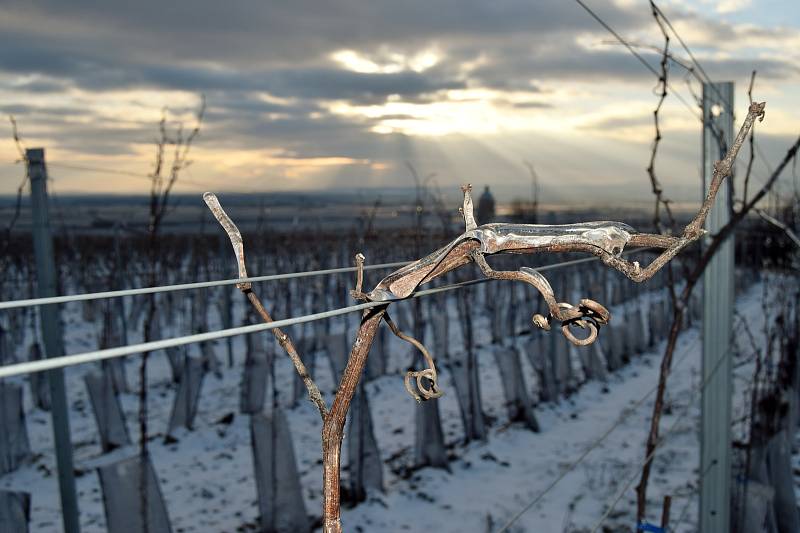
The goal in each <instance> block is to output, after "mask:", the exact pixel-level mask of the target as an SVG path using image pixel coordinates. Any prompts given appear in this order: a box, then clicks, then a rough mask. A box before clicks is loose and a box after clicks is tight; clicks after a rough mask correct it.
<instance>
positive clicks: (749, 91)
mask: <svg viewBox="0 0 800 533" xmlns="http://www.w3.org/2000/svg"><path fill="white" fill-rule="evenodd" d="M755 81H756V71H755V70H754V71H753V73H752V74H751V75H750V87H749V88H748V89H747V99H748V100H749V101H750V103H751V104H752V103H753V84H754V83H755ZM755 134H756V128H755V126H754V127H753V129H752V131H751V132H750V159H749V160H748V161H747V172H746V173H745V175H744V188H743V191H742V202H743V203H747V186H748V185H749V183H750V174H751V173H752V172H753V162H754V161H755V160H756V151H755Z"/></svg>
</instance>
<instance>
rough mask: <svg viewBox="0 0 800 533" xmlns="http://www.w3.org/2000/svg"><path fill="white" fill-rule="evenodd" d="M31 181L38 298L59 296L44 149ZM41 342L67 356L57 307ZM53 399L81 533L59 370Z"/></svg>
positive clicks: (64, 504)
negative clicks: (48, 204) (57, 292)
mask: <svg viewBox="0 0 800 533" xmlns="http://www.w3.org/2000/svg"><path fill="white" fill-rule="evenodd" d="M25 157H26V160H27V164H28V179H29V180H30V184H31V211H32V226H33V229H32V232H33V250H34V254H35V256H36V279H37V287H38V297H39V298H43V297H47V296H55V295H56V270H55V257H54V254H53V238H52V235H51V234H50V216H49V212H48V207H47V169H46V168H45V165H44V149H43V148H31V149H28V150H26V151H25ZM39 319H40V323H41V328H42V340H43V341H44V349H45V354H46V355H47V357H48V358H49V357H59V356H62V355H64V340H63V336H62V335H63V334H62V331H61V321H60V317H59V313H58V306H57V305H55V304H51V305H43V306H41V307H39ZM47 377H48V380H49V382H50V395H51V398H52V406H51V409H52V413H51V414H52V416H53V440H54V448H55V452H56V464H57V466H58V486H59V491H60V494H61V518H62V521H63V524H64V531H65V533H78V532H79V531H80V526H79V521H78V498H77V496H76V493H75V474H74V470H73V465H72V440H71V438H70V431H69V404H68V403H67V395H66V389H65V386H64V373H63V371H62V370H61V369H60V368H57V369H54V370H48V371H47Z"/></svg>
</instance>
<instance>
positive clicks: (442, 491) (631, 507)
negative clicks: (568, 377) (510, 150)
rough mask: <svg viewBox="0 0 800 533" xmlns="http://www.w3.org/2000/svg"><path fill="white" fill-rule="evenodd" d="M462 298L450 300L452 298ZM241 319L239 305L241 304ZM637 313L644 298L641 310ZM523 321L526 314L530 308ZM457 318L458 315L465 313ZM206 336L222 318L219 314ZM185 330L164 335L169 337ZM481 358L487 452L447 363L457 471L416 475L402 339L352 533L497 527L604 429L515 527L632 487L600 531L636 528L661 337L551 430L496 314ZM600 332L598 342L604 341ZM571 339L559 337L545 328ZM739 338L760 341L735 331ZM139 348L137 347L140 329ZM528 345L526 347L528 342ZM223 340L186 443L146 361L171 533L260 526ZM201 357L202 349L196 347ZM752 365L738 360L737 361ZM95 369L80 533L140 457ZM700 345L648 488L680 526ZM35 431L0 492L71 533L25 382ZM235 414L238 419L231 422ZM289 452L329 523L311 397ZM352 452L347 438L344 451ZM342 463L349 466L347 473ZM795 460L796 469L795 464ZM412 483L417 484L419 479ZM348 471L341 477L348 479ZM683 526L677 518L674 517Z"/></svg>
mask: <svg viewBox="0 0 800 533" xmlns="http://www.w3.org/2000/svg"><path fill="white" fill-rule="evenodd" d="M651 296H652V295H648V294H645V295H643V296H642V299H643V300H642V301H641V302H639V303H638V305H646V304H647V299H648V298H650V297H651ZM762 298H763V287H762V285H761V284H756V285H754V286H752V287H750V288H749V289H748V290H746V291H745V292H744V294H742V295H741V296H740V297H739V298H738V300H737V304H736V307H737V310H738V312H739V313H740V314H741V315H743V316H747V317H752V330H753V331H754V332H756V340H757V341H759V339H758V336H759V335H760V334H761V333H759V332H761V331H762V328H761V326H760V324H759V320H761V318H760V316H761V314H762V313H761V311H762ZM453 303H454V302H453ZM237 305H238V306H240V307H239V309H238V311H240V313H239V314H240V315H241V310H242V309H241V306H242V305H244V302H241V301H238V302H237ZM634 305H637V304H634ZM632 307H633V306H632V305H631V304H630V303H629V304H627V305H626V307H625V308H624V309H623V308H616V309H612V312H613V313H614V316H615V319H616V320H621V321H624V316H625V315H626V314H628V313H632V311H633V309H632ZM520 312H530V311H526V310H521V311H520ZM65 316H66V320H67V324H66V328H65V331H66V332H67V336H66V341H67V353H76V352H80V351H85V350H89V349H93V348H95V347H96V339H95V338H94V335H95V330H94V326H93V325H88V324H86V323H85V322H83V320H82V318H81V313H80V307H79V306H78V305H77V304H75V305H69V306H67V309H66V313H65ZM450 316H451V320H452V321H455V320H457V318H456V317H457V313H456V312H455V308H454V307H453V308H451V309H450ZM211 318H212V320H211V323H210V326H211V327H212V328H213V327H215V326H216V325H217V322H216V320H218V317H215V316H212V317H211ZM345 320H346V319H343V318H339V319H336V320H334V321H333V322H332V329H333V330H341V329H342V328H343V327H344V324H345ZM449 329H450V335H451V337H452V346H461V341H460V337H459V336H460V330H459V328H458V327H457V326H455V325H454V324H453V323H451V327H450V328H449ZM178 332H180V327H179V326H178V328H177V329H172V328H165V330H164V335H165V336H166V335H170V334H173V333H178ZM475 332H476V345H477V350H476V351H477V355H478V360H479V364H480V375H481V393H482V399H483V406H484V410H485V412H486V414H487V415H488V417H489V418H490V419H492V420H493V422H492V424H491V429H490V432H489V437H488V439H487V441H486V442H472V443H470V444H469V445H467V446H463V445H462V444H461V438H462V428H461V419H460V416H459V412H458V406H457V404H456V394H455V390H454V387H453V385H452V383H451V381H450V377H449V374H448V372H447V370H446V369H445V368H442V369H440V375H441V376H442V377H441V378H440V384H441V386H442V388H443V389H444V391H445V396H444V397H443V398H441V399H440V400H438V401H439V408H440V410H441V416H442V422H443V427H444V432H445V438H446V440H447V443H448V447H449V453H450V454H451V456H452V461H451V463H450V472H447V471H445V470H440V469H432V468H425V469H420V470H416V471H412V470H409V468H408V466H409V465H410V463H411V461H412V459H413V444H414V409H415V408H416V403H415V402H414V401H413V400H412V399H411V398H410V397H409V396H408V395H407V393H406V392H405V390H404V388H403V382H402V376H403V373H402V372H401V368H402V367H403V365H405V364H406V363H407V361H408V360H409V356H408V355H407V354H408V348H407V345H403V344H400V343H398V341H397V340H396V339H392V341H391V343H392V344H391V346H392V353H393V357H392V360H391V361H389V374H388V375H387V376H384V377H381V378H379V379H376V380H374V381H371V382H369V383H368V384H367V387H366V389H367V391H368V394H369V398H370V407H371V410H372V415H373V419H374V427H375V432H376V438H377V441H378V446H379V449H380V450H381V455H382V458H383V460H384V482H385V485H386V486H385V491H384V492H383V493H381V492H373V493H370V495H369V497H368V500H367V501H366V502H362V503H361V504H359V505H357V506H356V507H354V508H344V509H343V523H344V524H345V529H346V530H347V531H410V532H414V531H436V532H440V533H446V532H451V531H452V532H456V531H459V532H461V531H488V530H492V531H496V530H497V529H498V528H499V527H500V526H501V525H502V524H504V523H505V522H506V521H507V520H509V519H510V518H511V517H512V516H514V515H515V514H516V513H517V512H518V511H519V510H521V509H522V508H523V507H525V506H526V505H527V504H528V503H529V502H530V501H531V500H532V499H533V498H534V497H536V496H537V495H539V494H540V493H541V492H542V491H544V490H545V489H547V488H548V487H549V486H550V485H551V483H552V482H553V481H554V480H555V479H556V478H557V477H558V476H559V475H560V474H561V473H562V472H563V471H564V470H565V469H566V468H567V467H568V466H569V465H570V464H571V463H572V462H573V461H575V460H576V459H578V458H579V457H580V456H581V454H582V453H584V451H585V450H587V448H588V447H590V446H592V445H593V444H594V443H595V442H596V441H597V439H599V438H600V437H601V436H602V435H603V434H604V433H605V432H606V431H607V429H608V428H609V427H610V426H612V425H614V424H616V423H619V426H618V427H617V428H616V429H615V430H614V431H613V432H612V433H611V434H610V435H609V436H608V437H607V438H606V439H605V440H604V441H603V442H602V443H600V444H599V445H597V447H596V448H595V449H593V450H592V451H591V452H590V453H589V454H588V455H587V456H586V458H585V459H584V460H583V461H582V462H581V463H580V464H578V465H577V467H575V468H574V470H572V471H571V472H569V473H567V474H566V475H565V476H564V478H563V479H562V480H561V481H560V482H558V483H557V484H556V485H555V486H554V487H553V488H552V490H550V491H549V492H547V494H546V495H545V496H544V497H543V498H542V499H541V501H539V502H538V503H537V504H536V505H535V506H533V507H532V508H531V509H530V510H528V511H527V512H526V513H524V514H523V515H522V517H521V518H520V519H519V520H518V521H517V523H516V524H515V525H514V526H513V527H512V528H511V529H510V531H544V532H550V531H590V530H591V528H592V526H594V525H595V523H596V522H597V520H598V519H599V518H600V517H601V515H602V514H603V512H604V511H605V510H606V508H607V505H608V504H609V503H610V502H611V501H612V500H613V498H614V497H615V495H616V494H617V492H618V491H619V490H621V489H622V488H623V486H624V484H625V483H627V482H628V480H629V479H632V481H633V482H632V483H631V484H630V487H628V488H626V489H625V491H624V493H623V496H622V498H621V500H620V501H619V503H618V504H617V505H616V508H615V510H614V511H613V512H612V513H611V514H610V516H609V518H608V519H607V520H606V521H605V523H604V526H605V527H606V528H607V529H606V530H607V531H621V530H631V529H632V528H633V525H634V516H635V492H634V486H635V485H636V483H637V482H638V471H639V465H640V464H641V462H642V460H643V455H644V441H645V438H646V436H647V431H648V425H649V418H650V413H651V410H652V398H653V395H652V394H651V395H650V397H649V398H648V399H647V400H646V401H644V402H643V403H642V404H641V405H640V406H639V407H638V408H637V409H632V408H631V407H632V406H633V405H634V404H636V403H637V402H638V401H639V400H641V398H642V397H644V396H645V394H647V393H648V392H649V391H652V389H654V387H655V385H656V382H657V378H658V371H659V369H658V367H659V362H660V357H661V353H662V352H663V349H664V342H663V341H662V342H661V343H660V344H658V345H657V346H656V347H655V348H654V349H652V350H651V351H649V352H648V353H645V354H642V355H640V356H636V357H635V358H634V359H633V360H632V362H631V363H630V364H628V365H626V366H625V367H623V368H621V369H620V370H618V371H616V372H614V373H611V374H609V378H608V381H607V382H606V383H601V382H587V383H585V384H583V385H582V386H581V387H580V388H579V389H578V390H577V391H576V392H575V393H573V394H572V395H571V396H569V397H568V398H562V399H561V400H560V401H559V402H558V403H548V404H540V405H538V406H537V407H536V416H537V417H538V420H539V424H540V426H541V432H540V433H533V432H531V431H529V430H527V429H525V428H524V427H522V426H521V425H518V424H511V425H510V424H508V423H507V422H506V418H507V412H506V408H505V406H504V396H503V391H502V387H501V383H500V378H499V373H498V370H497V368H496V364H495V361H494V359H493V356H492V353H491V349H490V334H489V327H488V319H487V318H486V317H485V316H481V317H479V318H477V319H476V321H475ZM602 333H603V332H602V331H601V339H602ZM550 334H551V335H553V334H560V333H559V332H558V331H554V332H551V333H550ZM739 336H741V337H743V338H741V339H738V338H737V343H740V344H741V345H742V346H745V345H749V342H750V341H749V339H745V338H744V335H743V334H742V333H741V332H739ZM130 337H131V338H129V342H136V341H137V340H138V339H137V338H136V336H135V335H131V336H130ZM518 343H519V347H520V348H521V349H525V347H526V346H527V339H525V338H524V337H523V338H520V339H518ZM216 346H217V353H218V357H219V358H220V361H221V365H220V369H221V373H220V375H219V376H215V375H213V374H209V375H207V376H206V378H205V382H204V384H203V389H202V392H201V398H200V406H199V412H198V417H197V420H196V423H195V430H194V431H191V432H189V431H181V432H178V434H177V437H178V442H176V443H171V444H167V443H165V442H164V433H165V432H166V427H167V422H168V419H169V414H170V410H171V408H172V401H173V397H174V394H175V389H174V386H173V385H171V384H170V380H169V375H170V373H169V365H168V363H167V359H166V356H165V355H164V354H163V353H160V352H159V353H156V354H153V355H151V357H150V368H149V376H150V378H149V379H150V383H151V384H152V387H151V389H150V397H149V403H148V406H149V412H150V427H151V428H152V431H153V435H152V441H151V443H150V450H151V454H152V461H153V464H154V467H155V470H156V472H157V475H158V477H159V480H160V484H161V490H162V493H163V495H164V498H165V500H166V505H167V509H168V512H169V515H170V519H171V522H172V527H173V531H175V532H189V531H203V532H207V531H247V530H253V529H256V524H257V504H256V488H255V482H254V479H253V463H252V452H251V447H250V435H249V429H248V419H247V417H246V416H244V415H240V414H239V412H238V402H239V386H240V378H241V369H242V367H243V361H244V346H245V344H244V339H243V338H236V339H235V340H234V350H235V352H234V353H235V362H236V364H235V366H234V368H228V367H227V364H224V363H223V362H222V361H223V360H224V359H225V357H224V356H223V354H224V352H223V347H224V344H222V343H220V344H218V345H216ZM192 349H193V350H199V348H198V347H193V348H192ZM740 353H741V354H746V353H749V352H748V351H747V350H746V349H741V350H736V351H735V354H737V355H736V357H738V358H741V361H739V360H737V362H735V364H734V367H735V373H736V374H737V379H736V383H737V386H742V385H743V384H744V383H746V382H747V380H748V379H749V376H750V375H752V367H751V365H749V364H747V363H746V360H745V359H744V355H738V354H740ZM521 359H522V365H523V371H524V373H525V380H526V383H527V384H528V388H529V390H530V389H532V388H533V387H534V384H535V378H534V374H533V370H532V369H531V367H530V365H529V363H528V361H527V358H526V357H522V358H521ZM278 361H279V364H278V365H277V368H276V375H277V381H278V383H279V389H280V397H281V401H282V403H283V405H287V404H288V403H289V402H290V399H291V396H292V391H291V388H292V387H291V383H292V372H293V369H292V368H291V365H290V363H289V361H288V358H286V357H285V356H283V355H280V356H279V359H278ZM740 363H741V364H740ZM126 364H127V370H128V379H129V382H130V384H131V385H133V387H132V390H135V388H136V387H135V385H136V384H135V376H136V371H135V370H136V368H137V367H138V358H137V357H129V358H128V359H127V363H126ZM88 370H89V369H88V368H86V367H73V368H69V369H67V371H66V378H67V392H68V398H69V401H70V415H71V419H70V422H71V431H72V437H73V444H74V453H75V465H76V469H77V473H78V476H77V487H78V493H79V506H80V510H81V527H82V530H83V531H84V532H87V533H91V532H100V531H105V517H104V511H103V505H102V494H101V491H100V486H99V483H98V478H97V474H96V471H95V469H96V467H97V466H99V465H101V464H106V463H107V462H110V461H113V460H116V459H119V458H122V457H127V456H129V455H131V454H134V453H136V449H135V448H134V447H130V448H126V449H118V450H115V451H114V452H113V453H111V454H106V455H102V454H101V450H100V443H99V438H98V436H97V430H96V427H95V421H94V418H93V415H92V412H91V406H90V403H89V401H88V396H87V394H86V391H85V387H84V384H83V380H82V376H83V375H84V374H85V372H87V371H88ZM314 371H315V377H316V379H317V382H318V384H319V386H320V389H321V390H322V391H323V392H324V393H325V394H326V399H327V400H328V401H330V399H331V391H332V390H333V387H334V383H333V380H332V377H331V373H330V365H329V364H328V361H327V359H326V358H324V357H321V356H318V357H317V360H316V368H315V369H314ZM699 375H700V342H699V334H698V331H697V329H696V327H695V328H691V329H688V330H686V331H685V332H684V333H683V334H682V335H681V337H680V340H679V344H678V348H677V350H676V354H675V364H674V367H673V372H672V374H671V376H670V381H669V386H668V394H667V402H668V405H669V409H667V412H666V413H665V415H664V417H663V419H662V425H661V427H662V434H663V433H665V432H667V431H668V430H669V428H670V427H672V426H673V424H675V426H674V431H670V432H669V434H668V435H667V437H666V440H665V442H664V443H663V445H662V446H661V447H660V448H659V450H658V452H657V454H656V456H655V460H654V464H653V472H652V476H651V481H650V487H649V493H648V495H649V503H648V510H649V513H648V517H649V519H650V521H651V522H657V521H658V520H659V518H660V509H661V501H662V499H663V496H664V495H667V494H670V495H672V496H673V503H672V517H673V521H672V523H673V524H676V525H677V527H675V529H674V530H675V531H678V532H681V531H682V532H689V531H695V530H696V518H695V517H696V514H697V499H696V494H695V493H696V489H697V486H698V475H699V473H698V464H699V442H698V426H699V417H700V410H699V399H700V394H699V392H698V389H699V386H700V379H699ZM25 394H26V412H27V425H28V430H29V433H30V438H31V443H32V448H33V452H34V459H33V460H32V461H31V463H30V464H29V465H26V466H24V467H23V468H20V469H19V470H17V471H15V472H13V473H11V474H8V475H5V476H3V477H2V478H0V487H1V488H8V489H14V490H24V491H28V492H31V494H32V510H31V530H32V531H37V532H49V531H60V530H61V520H60V514H59V506H58V491H57V484H56V476H55V467H54V456H53V448H52V433H51V428H50V415H49V413H46V412H43V411H41V410H37V409H34V408H33V407H32V402H31V399H30V391H29V389H28V387H27V386H26V392H25ZM743 401H744V394H742V393H741V392H740V391H737V393H736V394H735V395H734V402H735V404H736V406H735V408H734V413H737V412H739V411H741V408H742V407H741V404H742V402H743ZM137 402H138V400H137V398H136V396H135V395H134V394H122V395H121V403H122V406H123V410H124V412H125V415H126V420H127V424H128V430H129V433H130V434H131V436H132V437H134V438H136V436H137V426H136V413H137V408H138V403H137ZM229 413H235V416H234V418H233V421H232V422H230V423H229V424H228V423H225V422H222V421H221V419H223V417H225V415H227V414H229ZM287 414H288V416H289V420H290V425H291V429H292V435H293V438H294V448H295V452H296V457H297V462H298V466H299V470H300V473H301V482H302V485H303V494H304V497H305V500H306V507H307V509H308V510H309V512H310V513H312V514H313V515H314V516H316V517H319V515H320V513H321V493H320V490H321V484H322V483H321V481H322V469H321V459H320V457H321V447H320V440H319V437H320V430H321V422H320V420H319V416H318V414H317V412H316V410H315V408H314V407H313V406H312V404H311V403H309V402H308V401H305V400H303V401H301V402H300V403H299V404H298V405H297V406H296V407H294V408H292V409H291V410H289V412H288V413H287ZM345 445H346V443H345ZM346 456H347V454H346V453H344V454H343V460H344V461H345V465H344V467H345V470H346V468H347V465H346ZM795 464H796V465H798V467H800V462H798V458H797V457H795ZM409 473H410V475H409ZM346 478H347V472H346V471H345V472H344V473H343V479H344V480H346ZM679 517H680V524H678V522H679Z"/></svg>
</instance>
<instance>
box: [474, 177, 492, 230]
mask: <svg viewBox="0 0 800 533" xmlns="http://www.w3.org/2000/svg"><path fill="white" fill-rule="evenodd" d="M477 218H478V224H486V223H488V222H492V221H493V220H494V196H492V193H491V192H489V186H488V185H487V186H486V188H485V189H484V190H483V194H481V197H480V199H479V200H478V217H477Z"/></svg>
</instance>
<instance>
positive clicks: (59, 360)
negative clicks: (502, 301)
mask: <svg viewBox="0 0 800 533" xmlns="http://www.w3.org/2000/svg"><path fill="white" fill-rule="evenodd" d="M643 250H646V248H639V249H637V250H629V251H628V252H626V253H633V252H636V251H643ZM597 260H598V258H597V257H585V258H582V259H574V260H572V261H564V262H561V263H555V264H553V265H545V266H542V267H539V268H537V269H536V270H537V271H539V272H544V271H547V270H554V269H557V268H563V267H567V266H572V265H577V264H581V263H588V262H591V261H597ZM403 264H405V263H403ZM378 266H379V265H373V266H372V268H378ZM366 268H367V267H365V269H366ZM332 270H338V271H352V270H355V267H345V268H342V269H332ZM315 272H316V273H317V274H319V273H321V272H330V271H315ZM300 274H304V275H310V273H309V272H297V273H294V274H278V275H277V276H290V277H291V276H294V277H300V276H299V275H300ZM265 277H270V276H261V278H265ZM261 278H247V279H249V280H251V281H252V280H256V279H261ZM271 279H275V277H274V276H273V277H271ZM278 279H285V278H278ZM243 280H244V278H243V279H241V280H238V279H234V280H222V281H221V282H220V281H217V282H201V283H216V284H220V285H224V284H234V283H239V282H241V281H243ZM487 281H492V279H491V278H481V279H475V280H470V281H463V282H460V283H454V284H452V285H445V286H442V287H436V288H433V289H425V290H421V291H417V292H415V293H413V294H412V295H411V296H409V298H419V297H422V296H427V295H430V294H436V293H439V292H445V291H451V290H455V289H460V288H464V287H468V286H470V285H477V284H479V283H484V282H487ZM191 285H194V284H191ZM166 287H177V285H172V286H166ZM163 288H165V287H149V288H146V289H132V290H149V291H150V292H159V291H157V290H156V289H163ZM170 290H177V289H170ZM119 292H124V291H115V296H119V294H118V293H119ZM94 294H101V293H94ZM80 296H86V295H73V296H71V297H70V296H63V297H57V298H74V297H80ZM40 300H51V298H38V299H36V300H34V302H36V303H30V304H28V305H43V304H46V303H54V302H49V301H48V302H41V301H40ZM20 301H21V300H20ZM6 303H13V302H6ZM385 303H386V302H367V303H363V304H357V305H351V306H349V307H341V308H339V309H331V310H328V311H323V312H321V313H312V314H308V315H303V316H299V317H295V318H286V319H283V320H276V321H274V322H269V323H264V324H252V325H249V326H239V327H235V328H228V329H222V330H217V331H209V332H205V333H196V334H193V335H185V336H182V337H172V338H169V339H162V340H158V341H150V342H143V343H139V344H131V345H128V346H120V347H117V348H108V349H105V350H94V351H91V352H83V353H79V354H72V355H64V356H59V357H52V358H49V359H41V360H38V361H27V362H24V363H16V364H13V365H5V366H0V379H2V378H7V377H11V376H18V375H21V374H29V373H34V372H42V371H44V370H52V369H54V368H64V367H67V366H73V365H80V364H85V363H91V362H94V361H102V360H104V359H113V358H116V357H123V356H126V355H131V354H135V353H145V352H151V351H155V350H162V349H164V348H172V347H174V346H182V345H185V344H193V343H196V342H206V341H212V340H216V339H223V338H227V337H234V336H236V335H247V334H250V333H257V332H260V331H268V330H271V329H275V328H283V327H286V326H292V325H295V324H303V323H306V322H313V321H316V320H323V319H326V318H332V317H335V316H339V315H344V314H348V313H354V312H356V311H363V310H365V309H370V308H373V307H378V306H380V305H385Z"/></svg>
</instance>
